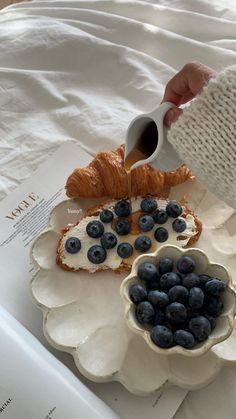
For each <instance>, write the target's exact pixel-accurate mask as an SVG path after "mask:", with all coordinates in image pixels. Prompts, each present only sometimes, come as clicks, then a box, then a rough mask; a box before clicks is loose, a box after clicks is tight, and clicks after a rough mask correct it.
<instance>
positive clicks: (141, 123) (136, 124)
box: [124, 102, 183, 172]
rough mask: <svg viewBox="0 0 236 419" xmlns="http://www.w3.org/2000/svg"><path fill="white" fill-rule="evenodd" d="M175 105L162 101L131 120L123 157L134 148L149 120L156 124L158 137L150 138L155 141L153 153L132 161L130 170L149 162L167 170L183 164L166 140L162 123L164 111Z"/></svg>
mask: <svg viewBox="0 0 236 419" xmlns="http://www.w3.org/2000/svg"><path fill="white" fill-rule="evenodd" d="M175 107H176V106H175V105H174V104H173V103H171V102H164V103H162V104H161V105H160V106H159V107H158V108H156V109H154V110H153V111H152V112H150V113H146V114H142V115H139V116H137V117H136V118H134V119H133V120H132V122H131V123H130V125H129V127H128V130H127V134H126V143H125V156H124V157H125V159H126V157H127V156H128V154H129V153H130V152H131V151H132V150H133V149H134V148H135V146H136V145H137V142H138V141H139V139H140V137H141V135H142V133H143V132H144V131H145V129H146V128H147V126H148V124H150V122H154V123H155V124H156V127H157V134H158V138H153V139H152V138H150V141H152V140H153V141H155V142H156V148H155V149H154V151H153V153H152V154H151V155H150V156H148V157H147V158H146V159H145V160H139V161H137V162H136V163H134V164H133V165H132V166H131V167H130V169H131V170H132V169H134V168H136V167H138V166H141V165H142V164H150V165H151V166H153V167H154V168H156V169H159V170H161V171H164V172H169V171H172V170H176V169H177V168H178V167H179V166H181V165H182V164H183V162H182V160H181V159H180V157H179V156H178V154H177V153H176V151H175V150H174V148H173V147H172V145H171V144H170V143H169V141H167V138H166V134H167V128H166V127H164V123H163V119H164V116H165V114H166V112H167V111H168V110H169V109H171V108H175Z"/></svg>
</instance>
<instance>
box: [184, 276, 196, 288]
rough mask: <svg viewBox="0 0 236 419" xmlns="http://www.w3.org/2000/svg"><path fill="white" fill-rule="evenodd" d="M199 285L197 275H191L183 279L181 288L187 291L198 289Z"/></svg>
mask: <svg viewBox="0 0 236 419" xmlns="http://www.w3.org/2000/svg"><path fill="white" fill-rule="evenodd" d="M199 284H200V279H199V276H198V275H195V274H193V273H191V274H187V275H185V276H184V277H183V286H184V287H186V288H188V289H190V288H193V287H198V286H199Z"/></svg>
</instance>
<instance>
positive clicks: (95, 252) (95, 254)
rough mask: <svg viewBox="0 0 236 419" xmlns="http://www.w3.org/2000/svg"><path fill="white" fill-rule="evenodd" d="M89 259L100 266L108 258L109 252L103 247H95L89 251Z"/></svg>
mask: <svg viewBox="0 0 236 419" xmlns="http://www.w3.org/2000/svg"><path fill="white" fill-rule="evenodd" d="M87 257H88V260H89V261H90V262H92V263H95V264H99V263H102V262H104V260H105V259H106V257H107V252H106V250H105V249H104V248H103V247H102V246H99V245H94V246H91V247H90V248H89V249H88V252H87Z"/></svg>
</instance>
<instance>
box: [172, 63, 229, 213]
mask: <svg viewBox="0 0 236 419" xmlns="http://www.w3.org/2000/svg"><path fill="white" fill-rule="evenodd" d="M168 140H169V141H170V142H171V144H172V145H173V147H174V148H175V150H176V151H177V153H178V154H179V155H180V157H181V158H182V160H183V161H184V162H185V163H186V164H187V166H188V167H189V168H190V169H191V170H192V171H193V172H194V174H195V175H196V177H197V178H198V179H199V180H200V181H201V182H202V183H204V184H205V185H206V187H207V188H208V189H209V190H210V191H212V192H213V193H215V194H216V195H218V197H219V198H221V199H222V200H224V201H225V202H227V203H228V204H229V205H230V206H232V207H233V208H236V66H233V67H229V68H227V69H225V71H223V72H221V73H219V74H218V76H217V77H216V78H214V79H211V81H210V82H209V84H208V85H207V86H206V87H205V88H204V89H203V91H202V93H201V94H200V95H198V96H197V97H196V99H194V100H193V101H192V102H191V103H190V105H189V106H188V107H186V108H185V109H184V111H183V114H182V115H181V116H180V118H179V119H178V120H177V122H175V123H173V124H172V125H171V128H170V130H169V133H168Z"/></svg>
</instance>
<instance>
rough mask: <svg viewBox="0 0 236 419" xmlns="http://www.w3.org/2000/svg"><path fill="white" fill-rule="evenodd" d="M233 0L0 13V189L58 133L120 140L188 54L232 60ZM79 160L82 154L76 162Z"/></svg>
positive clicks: (54, 4)
mask: <svg viewBox="0 0 236 419" xmlns="http://www.w3.org/2000/svg"><path fill="white" fill-rule="evenodd" d="M235 18H236V8H235V5H234V1H233V0H232V1H229V0H228V3H226V2H222V1H220V0H214V1H212V2H211V3H208V2H207V1H205V0H188V1H187V0H172V1H167V0H160V1H156V2H152V1H126V0H124V1H123V0H122V1H119V0H117V1H114V0H108V1H107V0H102V1H100V0H97V1H96V0H95V1H90V0H88V1H87V0H86V1H79V0H78V1H77V0H75V1H33V2H27V3H20V4H17V5H14V6H10V7H8V8H6V9H4V10H2V11H1V13H0V199H1V198H3V197H4V196H5V195H6V194H8V193H9V191H11V190H12V189H14V187H15V186H16V185H17V184H18V183H20V182H22V181H23V180H24V179H26V178H27V177H29V176H30V174H31V173H32V171H33V170H34V169H36V168H37V167H38V165H39V164H40V163H41V162H42V161H43V160H44V159H45V158H47V156H48V155H49V154H50V153H52V152H53V151H54V150H55V149H56V148H57V147H58V146H59V145H60V144H61V143H63V142H65V141H67V140H68V139H70V140H72V141H75V142H76V143H79V144H80V145H81V146H82V147H83V148H84V149H86V150H87V151H88V152H89V153H91V155H94V154H95V153H96V152H97V151H99V150H104V149H112V148H114V147H116V146H118V145H119V144H120V143H122V142H124V139H125V133H126V129H127V126H128V124H129V122H130V120H131V119H132V118H133V117H134V116H135V115H137V114H139V113H141V112H144V111H149V110H151V109H152V108H154V107H155V106H157V105H158V104H159V102H160V100H161V97H162V94H163V91H164V86H165V84H166V82H167V81H168V80H169V79H170V77H171V76H173V74H174V73H175V72H176V71H177V70H179V69H180V68H181V67H182V66H183V65H184V64H185V63H186V62H188V61H190V60H198V61H202V62H204V63H205V64H208V65H210V66H212V67H213V68H215V69H216V70H220V69H221V68H223V67H224V66H226V65H229V64H234V63H235V62H236V40H235V34H236V23H235ZM78 164H79V163H78Z"/></svg>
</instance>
